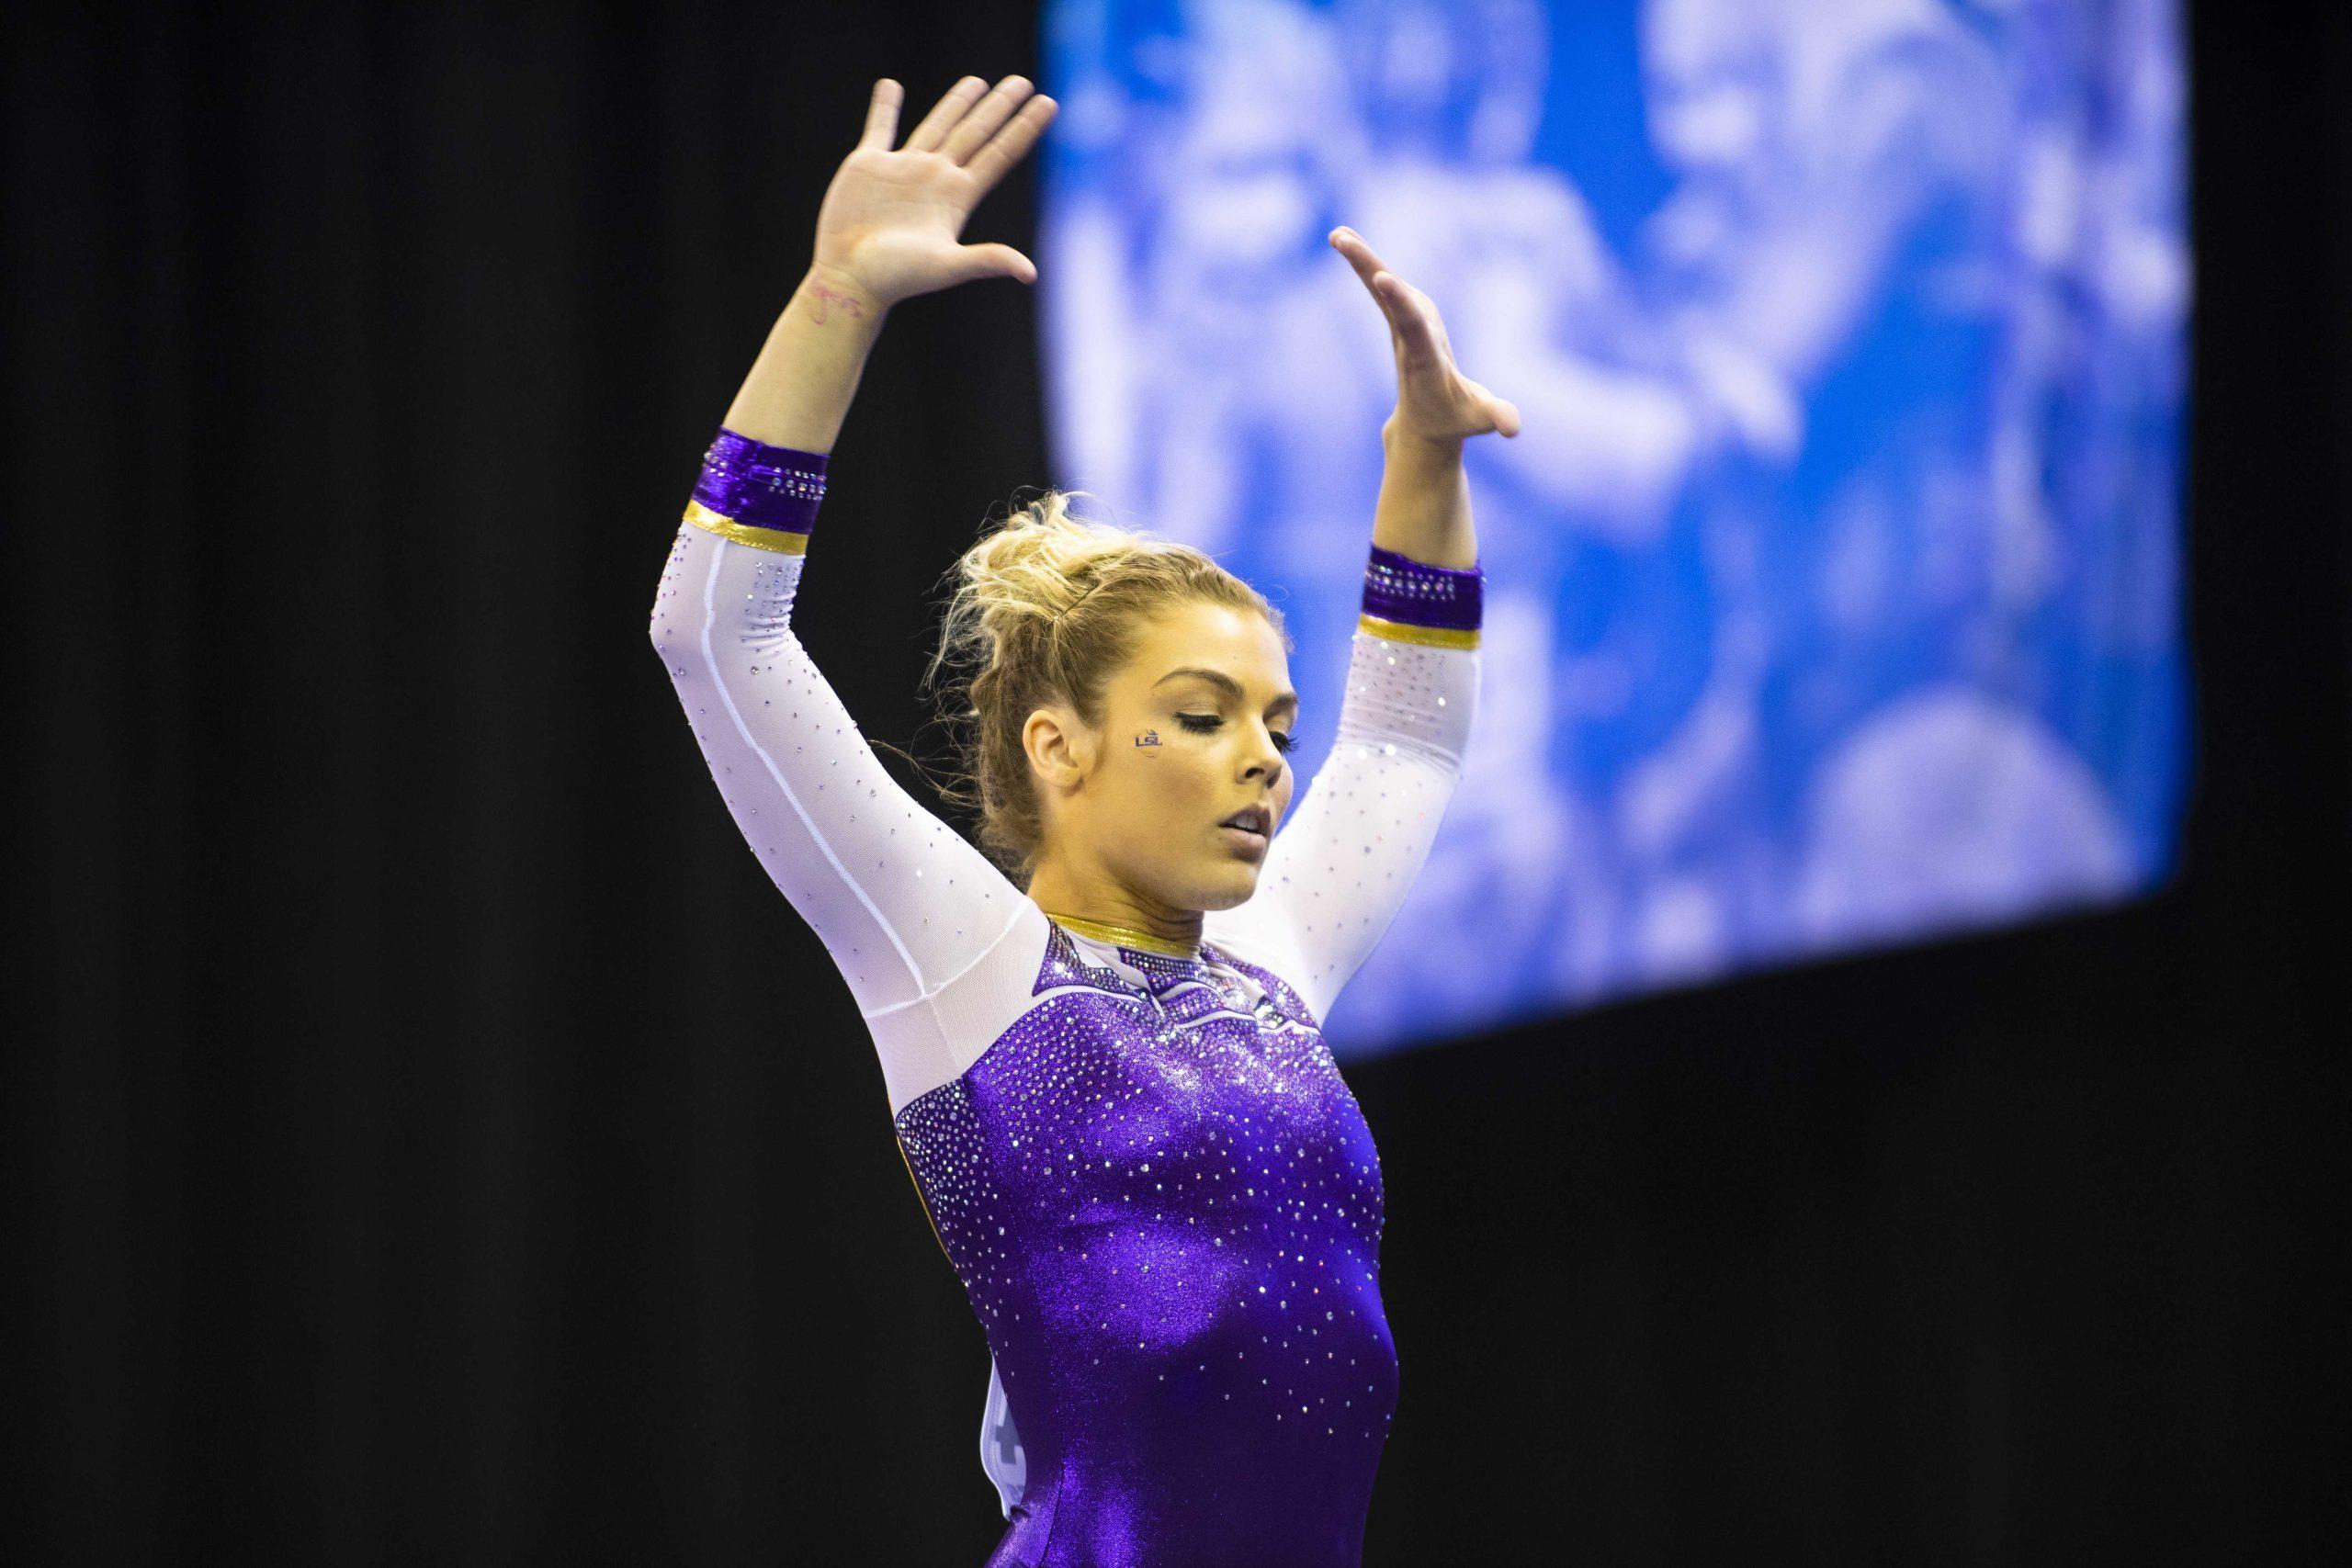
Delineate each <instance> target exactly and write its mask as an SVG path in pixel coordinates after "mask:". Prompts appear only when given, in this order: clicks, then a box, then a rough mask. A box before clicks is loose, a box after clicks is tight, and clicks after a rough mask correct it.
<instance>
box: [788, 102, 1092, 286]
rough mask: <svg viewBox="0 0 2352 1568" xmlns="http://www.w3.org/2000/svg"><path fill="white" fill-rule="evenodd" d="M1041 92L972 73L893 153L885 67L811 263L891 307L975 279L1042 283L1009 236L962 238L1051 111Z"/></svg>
mask: <svg viewBox="0 0 2352 1568" xmlns="http://www.w3.org/2000/svg"><path fill="white" fill-rule="evenodd" d="M1034 91H1035V89H1034V88H1033V87H1032V85H1031V84H1030V82H1029V79H1028V78H1027V77H1025V76H1007V77H1006V78H1005V79H1004V80H1003V81H1001V82H999V83H998V84H997V85H996V86H995V87H994V88H992V89H991V88H989V86H988V84H987V83H985V82H983V81H981V80H980V78H978V76H967V77H965V78H964V79H963V80H962V81H960V82H958V83H956V85H954V86H953V87H950V88H949V89H948V90H947V94H946V96H944V97H943V98H941V99H940V100H939V102H938V104H937V105H936V106H934V107H933V109H932V111H931V112H930V113H929V114H927V115H925V116H924V117H923V119H922V124H920V125H918V126H916V127H915V129H914V131H913V133H912V134H910V136H909V137H908V138H907V144H906V145H905V146H904V147H900V148H898V149H897V150H895V151H893V150H892V148H891V145H890V144H891V142H892V141H895V140H897V137H898V132H899V100H900V97H901V93H900V89H899V84H898V83H896V82H894V81H892V80H890V79H889V78H888V77H887V76H886V77H884V78H883V79H882V80H880V81H878V82H876V84H875V85H874V97H873V101H872V103H871V104H870V105H869V106H868V107H867V109H866V114H865V135H864V136H862V137H861V138H859V140H858V143H857V146H856V148H855V149H854V150H853V151H852V152H851V153H850V155H849V156H848V157H847V158H845V159H843V160H842V166H841V168H840V169H839V170H838V171H837V172H836V173H835V174H834V175H833V183H832V184H831V186H828V187H827V188H826V191H825V199H824V203H823V205H822V206H821V207H820V208H819V209H818V212H817V250H816V256H815V259H814V263H813V265H815V266H816V268H817V269H818V270H820V271H821V272H823V273H825V274H827V275H828V276H831V277H832V278H834V279H835V280H836V281H838V282H841V283H842V284H843V285H845V286H848V287H852V288H859V289H862V290H864V291H865V293H866V294H867V295H869V296H871V297H872V298H873V299H876V300H877V301H879V302H880V303H882V304H884V305H886V306H887V305H892V304H896V303H897V302H898V301H899V300H901V299H911V298H912V297H914V296H915V295H918V294H930V293H933V292H936V291H937V290H939V289H942V288H953V287H954V286H955V285H956V284H958V283H965V282H968V281H970V280H972V279H974V278H980V277H1017V278H1019V279H1020V280H1021V281H1022V282H1023V283H1035V281H1036V280H1037V267H1036V264H1035V263H1034V262H1032V261H1031V260H1030V259H1029V258H1028V257H1027V256H1024V255H1023V254H1021V253H1020V252H1019V251H1016V250H1014V249H1013V248H1012V246H1010V245H999V244H980V245H967V244H963V243H960V242H959V240H958V239H957V236H958V235H960V234H962V233H963V231H964V224H965V222H966V220H968V219H969V218H970V217H971V215H972V209H973V208H975V207H977V206H978V205H979V201H980V198H981V197H984V196H986V195H987V194H988V193H989V191H990V190H992V189H994V188H995V186H996V184H997V182H998V181H999V180H1001V179H1002V178H1003V177H1004V175H1005V173H1006V171H1007V170H1009V169H1011V168H1012V165H1013V164H1017V163H1019V162H1020V161H1021V160H1022V158H1023V156H1024V155H1025V154H1026V153H1027V152H1028V151H1029V149H1030V148H1031V147H1033V146H1035V144H1036V141H1037V138H1038V136H1039V135H1040V134H1041V133H1042V132H1043V131H1044V130H1045V129H1046V122H1047V121H1049V120H1051V119H1052V118H1054V113H1055V110H1056V109H1057V107H1058V106H1057V104H1056V103H1055V102H1054V100H1053V99H1051V98H1049V97H1047V96H1045V95H1044V94H1042V93H1038V94H1036V95H1035V96H1031V95H1032V93H1033V92H1034ZM1024 98H1025V99H1027V100H1028V101H1027V102H1026V103H1023V99H1024ZM1016 108H1017V109H1018V112H1017V113H1016V112H1015V110H1016Z"/></svg>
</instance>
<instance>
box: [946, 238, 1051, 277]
mask: <svg viewBox="0 0 2352 1568" xmlns="http://www.w3.org/2000/svg"><path fill="white" fill-rule="evenodd" d="M956 262H957V264H958V265H959V267H960V268H961V272H962V276H960V277H959V278H958V279H957V281H958V282H961V283H971V282H974V281H976V280H978V279H979V278H983V277H1014V278H1019V279H1020V280H1021V281H1022V282H1023V283H1035V282H1036V281H1037V264H1036V263H1035V262H1033V261H1031V260H1030V259H1029V258H1028V257H1027V256H1024V255H1023V254H1021V253H1020V252H1019V251H1016V250H1014V249H1013V248H1012V246H1011V245H965V246H963V247H961V248H960V249H958V250H957V251H956Z"/></svg>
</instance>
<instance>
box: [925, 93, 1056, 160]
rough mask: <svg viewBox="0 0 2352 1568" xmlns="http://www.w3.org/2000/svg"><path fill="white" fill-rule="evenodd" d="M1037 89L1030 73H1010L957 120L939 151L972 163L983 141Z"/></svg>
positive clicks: (992, 134)
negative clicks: (1014, 107)
mask: <svg viewBox="0 0 2352 1568" xmlns="http://www.w3.org/2000/svg"><path fill="white" fill-rule="evenodd" d="M1035 91H1036V88H1035V85H1033V84H1032V83H1031V82H1030V80H1029V78H1028V77H1026V76H1007V77H1006V78H1005V79H1004V80H1003V81H1001V82H999V83H998V84H997V85H995V86H994V87H993V88H991V89H990V90H989V96H987V97H984V98H982V99H981V100H980V101H979V102H978V103H977V104H975V105H973V106H972V112H971V113H969V114H967V115H966V116H965V117H964V118H962V119H960V120H957V121H956V129H955V130H951V131H949V132H948V133H947V140H946V141H944V142H942V143H941V144H940V148H939V151H940V152H942V153H943V154H944V155H945V156H946V157H948V158H950V159H952V160H953V161H955V162H956V163H958V164H965V163H969V162H970V161H971V157H972V154H973V153H975V152H978V151H979V150H980V146H981V144H982V143H983V142H985V141H988V139H989V137H991V136H994V135H995V134H996V128H997V127H998V126H1000V125H1002V124H1003V123H1004V122H1005V120H1006V119H1008V118H1011V116H1012V108H1013V106H1014V105H1015V104H1018V103H1019V102H1020V101H1021V100H1022V99H1023V98H1025V97H1027V96H1029V95H1030V94H1031V93H1033V92H1035Z"/></svg>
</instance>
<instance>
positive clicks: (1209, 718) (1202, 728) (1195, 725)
mask: <svg viewBox="0 0 2352 1568" xmlns="http://www.w3.org/2000/svg"><path fill="white" fill-rule="evenodd" d="M1176 717H1177V720H1178V722H1180V723H1181V724H1182V725H1183V727H1184V728H1187V729H1189V730H1191V731H1193V733H1194V734H1195V735H1206V734H1207V733H1208V732H1209V731H1210V730H1212V729H1215V728H1216V727H1217V726H1218V725H1221V724H1223V723H1224V722H1225V720H1223V719H1222V718H1219V717H1218V716H1216V715H1215V714H1213V713H1205V714H1204V713H1180V714H1178V715H1177V716H1176ZM1268 733H1269V734H1271V735H1272V737H1273V739H1274V750H1277V751H1280V752H1281V753H1283V755H1284V756H1288V755H1290V752H1291V749H1292V748H1293V747H1295V746H1296V745H1297V744H1298V740H1297V738H1296V737H1295V736H1291V735H1286V734H1284V733H1283V731H1281V730H1279V729H1275V730H1270V731H1268Z"/></svg>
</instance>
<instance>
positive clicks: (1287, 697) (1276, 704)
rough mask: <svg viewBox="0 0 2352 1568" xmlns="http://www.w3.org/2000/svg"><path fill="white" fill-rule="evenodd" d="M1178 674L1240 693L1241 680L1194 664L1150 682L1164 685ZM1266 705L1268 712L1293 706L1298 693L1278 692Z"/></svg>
mask: <svg viewBox="0 0 2352 1568" xmlns="http://www.w3.org/2000/svg"><path fill="white" fill-rule="evenodd" d="M1179 675H1192V676H1195V677H1197V678H1198V679H1200V680H1203V681H1206V682H1208V683H1209V684H1210V685H1212V686H1218V687H1222V688H1223V689H1224V690H1226V691H1227V692H1229V693H1231V694H1233V695H1235V696H1237V697H1238V696H1239V695H1240V694H1241V682H1238V681H1236V680H1235V679H1234V678H1233V677H1232V676H1230V675H1227V674H1226V673H1225V672H1224V671H1219V670H1203V669H1201V668H1199V667H1198V666H1196V665H1186V666H1185V667H1184V668H1183V669H1182V670H1170V671H1169V672H1168V673H1167V674H1165V675H1162V676H1161V677H1160V678H1159V680H1157V681H1154V682H1152V684H1153V685H1154V686H1164V685H1166V684H1168V682H1170V681H1173V680H1174V679H1176V677H1177V676H1179ZM1266 706H1267V711H1268V712H1270V713H1271V712H1272V711H1273V710H1274V709H1275V708H1285V707H1286V708H1295V707H1296V706H1298V694H1297V693H1296V692H1283V693H1280V694H1277V695H1276V696H1275V698H1274V700H1273V701H1272V702H1271V703H1269V704H1268V705H1266Z"/></svg>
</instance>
